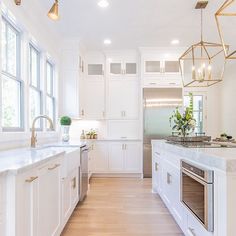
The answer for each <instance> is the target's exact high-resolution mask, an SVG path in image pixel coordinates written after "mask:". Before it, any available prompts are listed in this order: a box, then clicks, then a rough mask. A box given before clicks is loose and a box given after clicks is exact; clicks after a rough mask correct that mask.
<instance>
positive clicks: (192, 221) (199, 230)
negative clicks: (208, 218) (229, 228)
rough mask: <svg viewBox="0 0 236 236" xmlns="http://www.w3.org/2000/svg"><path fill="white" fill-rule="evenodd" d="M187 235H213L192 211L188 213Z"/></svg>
mask: <svg viewBox="0 0 236 236" xmlns="http://www.w3.org/2000/svg"><path fill="white" fill-rule="evenodd" d="M186 234H187V236H212V235H213V233H212V232H208V231H207V230H206V229H205V228H204V227H203V226H202V225H201V223H200V222H199V221H198V220H197V219H196V218H195V217H194V216H193V215H191V213H188V214H187V228H186Z"/></svg>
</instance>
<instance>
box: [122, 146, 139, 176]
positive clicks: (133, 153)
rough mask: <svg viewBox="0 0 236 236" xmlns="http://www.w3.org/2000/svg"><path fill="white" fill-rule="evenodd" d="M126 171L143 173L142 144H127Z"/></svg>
mask: <svg viewBox="0 0 236 236" xmlns="http://www.w3.org/2000/svg"><path fill="white" fill-rule="evenodd" d="M124 145H125V171H126V172H129V173H141V143H139V142H137V143H128V142H127V143H125V144H124Z"/></svg>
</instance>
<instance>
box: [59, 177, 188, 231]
mask: <svg viewBox="0 0 236 236" xmlns="http://www.w3.org/2000/svg"><path fill="white" fill-rule="evenodd" d="M182 235H183V233H182V232H181V230H180V228H179V227H178V225H177V224H176V223H175V221H174V219H173V218H172V216H171V215H170V213H169V212H168V210H167V208H166V207H165V205H164V203H163V202H162V200H161V199H160V197H159V196H157V195H154V194H152V193H151V179H144V180H141V179H135V178H129V179H128V178H94V179H92V180H91V186H90V191H89V194H88V196H87V198H86V199H85V201H84V202H83V203H82V204H79V205H78V206H77V207H76V209H75V211H74V213H73V214H72V216H71V218H70V220H69V222H68V224H67V225H66V227H65V229H64V232H63V233H62V236H182Z"/></svg>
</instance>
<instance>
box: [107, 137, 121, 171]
mask: <svg viewBox="0 0 236 236" xmlns="http://www.w3.org/2000/svg"><path fill="white" fill-rule="evenodd" d="M124 150H125V144H123V143H121V142H118V143H110V144H109V171H111V172H123V171H124Z"/></svg>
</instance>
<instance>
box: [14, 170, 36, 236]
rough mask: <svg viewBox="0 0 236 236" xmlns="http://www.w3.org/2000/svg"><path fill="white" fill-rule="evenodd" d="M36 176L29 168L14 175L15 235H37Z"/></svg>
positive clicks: (34, 171)
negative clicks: (22, 172)
mask: <svg viewBox="0 0 236 236" xmlns="http://www.w3.org/2000/svg"><path fill="white" fill-rule="evenodd" d="M37 203H38V176H37V170H31V171H28V172H26V173H24V174H21V175H18V176H17V177H16V216H15V217H16V231H15V232H16V236H22V235H24V236H32V235H38V224H37V221H38V205H37Z"/></svg>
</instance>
